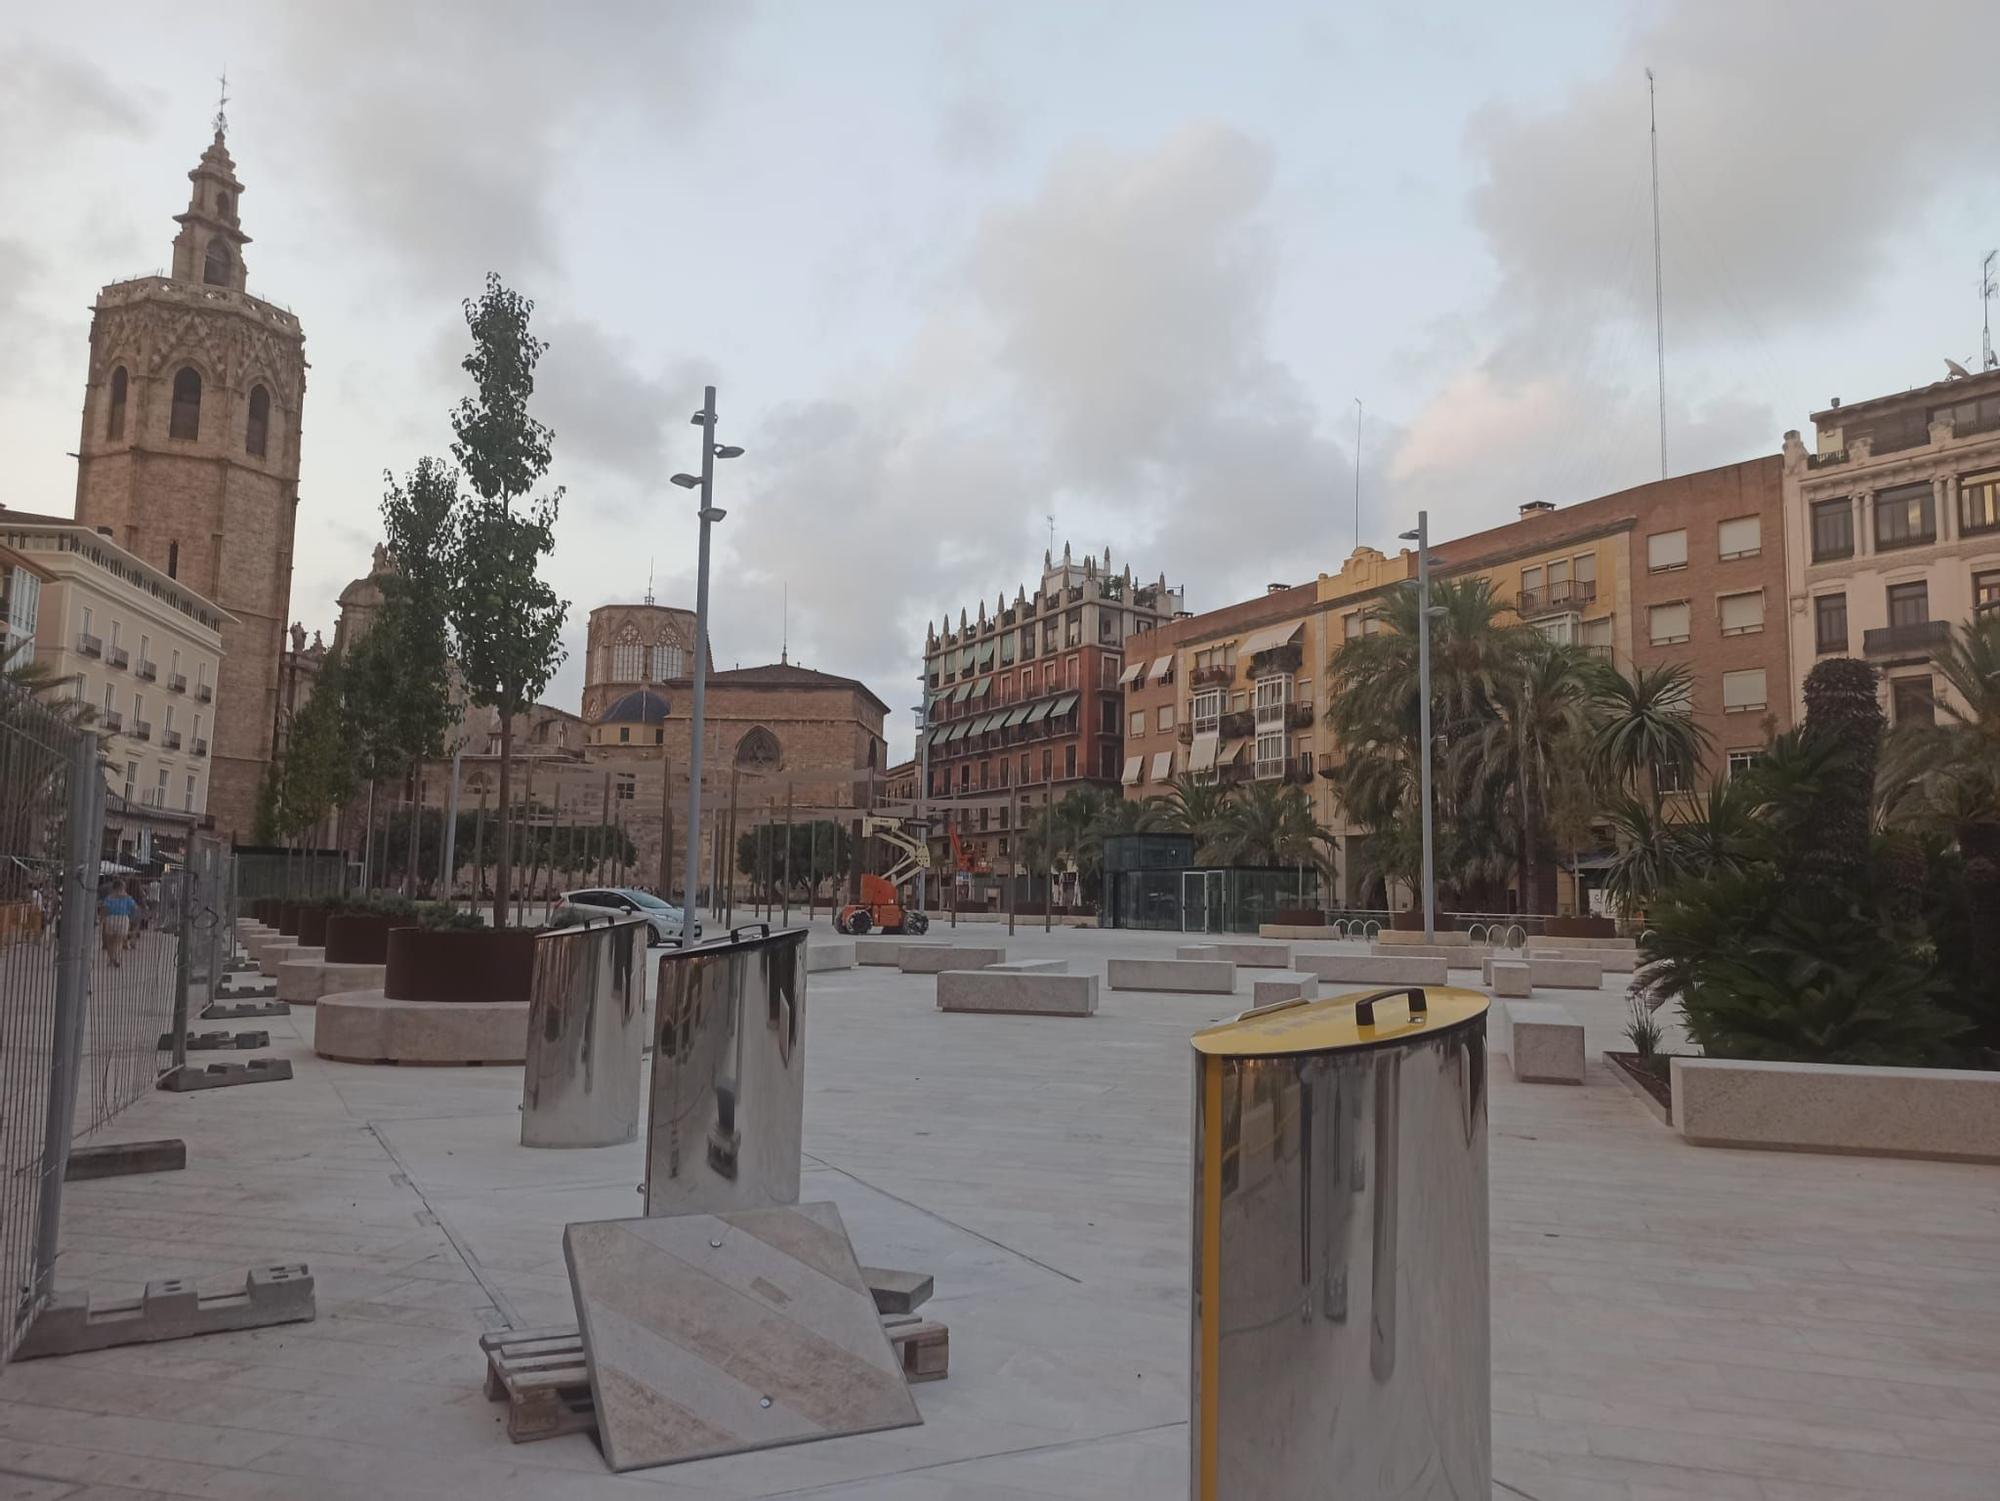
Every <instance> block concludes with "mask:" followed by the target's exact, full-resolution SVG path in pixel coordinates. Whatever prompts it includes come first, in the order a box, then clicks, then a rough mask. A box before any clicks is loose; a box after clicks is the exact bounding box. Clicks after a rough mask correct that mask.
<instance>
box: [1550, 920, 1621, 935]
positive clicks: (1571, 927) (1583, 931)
mask: <svg viewBox="0 0 2000 1501" xmlns="http://www.w3.org/2000/svg"><path fill="white" fill-rule="evenodd" d="M1542 933H1543V935H1544V936H1546V937H1549V938H1616V937H1617V936H1618V924H1617V923H1615V922H1613V921H1612V920H1611V919H1610V918H1608V917H1581V916H1572V917H1551V918H1550V919H1549V920H1548V921H1547V922H1546V923H1544V924H1543V925H1542Z"/></svg>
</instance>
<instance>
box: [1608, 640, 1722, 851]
mask: <svg viewBox="0 0 2000 1501" xmlns="http://www.w3.org/2000/svg"><path fill="white" fill-rule="evenodd" d="M1693 708H1694V674H1693V671H1692V669H1690V668H1689V667H1688V666H1687V665H1686V664H1684V663H1680V662H1670V663H1667V664H1665V665H1663V666H1660V667H1641V668H1640V669H1638V671H1636V672H1634V673H1633V675H1632V676H1631V677H1629V678H1628V677H1625V676H1624V675H1622V674H1620V673H1616V672H1606V673H1603V674H1602V675H1601V676H1600V677H1599V678H1598V680H1597V705H1596V710H1597V712H1596V727H1595V729H1594V732H1593V733H1592V735H1591V737H1590V751H1589V755H1590V772H1591V774H1592V775H1593V776H1594V777H1595V778H1596V779H1597V782H1598V784H1599V785H1600V786H1604V787H1637V788H1643V789H1645V790H1646V791H1647V792H1648V793H1649V794H1650V800H1651V803H1652V806H1653V810H1654V812H1655V814H1656V815H1657V814H1658V811H1659V808H1660V805H1661V801H1662V797H1663V793H1662V789H1661V786H1660V775H1659V774H1660V770H1661V769H1662V768H1668V767H1670V768H1672V769H1673V772H1674V774H1675V777H1676V778H1677V780H1678V781H1679V783H1680V785H1682V786H1687V785H1690V784H1691V783H1692V780H1693V777H1694V774H1695V772H1696V770H1697V769H1698V768H1699V767H1700V766H1701V764H1702V762H1703V761H1704V760H1705V759H1706V757H1707V754H1708V751H1709V741H1708V735H1707V732H1706V731H1704V730H1702V729H1701V727H1700V726H1698V725H1697V724H1696V723H1695V722H1694V716H1693Z"/></svg>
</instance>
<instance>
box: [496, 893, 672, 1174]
mask: <svg viewBox="0 0 2000 1501" xmlns="http://www.w3.org/2000/svg"><path fill="white" fill-rule="evenodd" d="M647 931H648V930H647V927H646V924H645V923H644V922H641V921H636V920H635V921H628V922H618V923H608V924H600V925H599V926H597V927H588V928H563V929H560V930H558V931H556V932H550V933H540V934H537V935H536V937H535V960H534V963H535V973H534V978H533V983H532V988H531V990H530V993H529V996H528V1064H527V1070H526V1073H525V1076H524V1077H523V1079H522V1083H521V1145H522V1146H524V1147H608V1146H616V1145H617V1144H618V1143H619V1142H625V1141H630V1140H632V1138H633V1137H635V1136H637V1135H638V1134H639V1102H640V1098H641V1095H642V1093H643V1090H642V1079H643V1070H644V1053H645V1047H646V1016H645V998H646V987H645V973H644V971H643V970H641V969H640V967H639V966H640V965H641V964H643V963H644V962H645V953H646V935H647Z"/></svg>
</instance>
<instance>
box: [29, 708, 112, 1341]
mask: <svg viewBox="0 0 2000 1501" xmlns="http://www.w3.org/2000/svg"><path fill="white" fill-rule="evenodd" d="M97 746H98V740H97V736H96V735H95V734H94V733H92V732H90V731H88V730H86V731H85V732H84V733H83V734H81V735H79V736H78V737H77V742H76V746H75V748H74V749H73V750H72V751H71V752H70V759H69V779H68V781H69V785H68V789H67V790H68V793H69V798H68V802H69V807H68V809H67V810H66V816H67V818H68V821H69V830H68V832H69V845H68V848H67V850H66V851H65V852H64V861H63V884H62V910H61V911H60V912H59V913H57V915H56V1005H55V1018H54V1028H53V1034H52V1036H51V1038H50V1043H51V1046H50V1049H49V1095H48V1113H47V1115H46V1116H45V1118H44V1120H43V1125H42V1182H41V1195H40V1202H39V1205H38V1207H37V1210H36V1215H35V1260H34V1269H33V1274H32V1278H31V1281H30V1283H29V1288H28V1298H29V1303H30V1306H36V1307H38V1306H40V1304H41V1302H42V1301H43V1300H44V1299H45V1298H46V1297H47V1296H48V1294H49V1291H50V1288H51V1286H52V1284H53V1283H54V1280H55V1270H56V1239H57V1231H58V1229H59V1227H60V1225H61V1223H62V1190H63V1174H64V1173H66V1172H67V1171H68V1170H69V1147H70V1133H71V1131H72V1130H73V1129H74V1127H75V1124H76V1088H77V1079H78V1076H79V1074H80V1073H81V1071H82V1065H83V1033H84V1015H85V1013H86V1012H87V1011H88V1010H89V1007H90V939H91V934H92V933H93V932H94V931H95V929H96V927H97V864H98V860H99V857H100V856H99V846H100V845H101V844H102V842H103V837H104V836H103V835H102V834H101V833H100V832H99V828H100V826H101V823H102V819H103V814H104V801H103V798H104V784H103V781H102V779H101V778H100V777H99V776H98V774H97Z"/></svg>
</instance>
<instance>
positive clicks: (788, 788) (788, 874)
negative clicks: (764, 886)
mask: <svg viewBox="0 0 2000 1501" xmlns="http://www.w3.org/2000/svg"><path fill="white" fill-rule="evenodd" d="M783 921H784V925H785V926H786V927H788V928H789V927H790V926H791V925H792V784H791V783H790V782H787V783H785V916H784V919H783Z"/></svg>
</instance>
